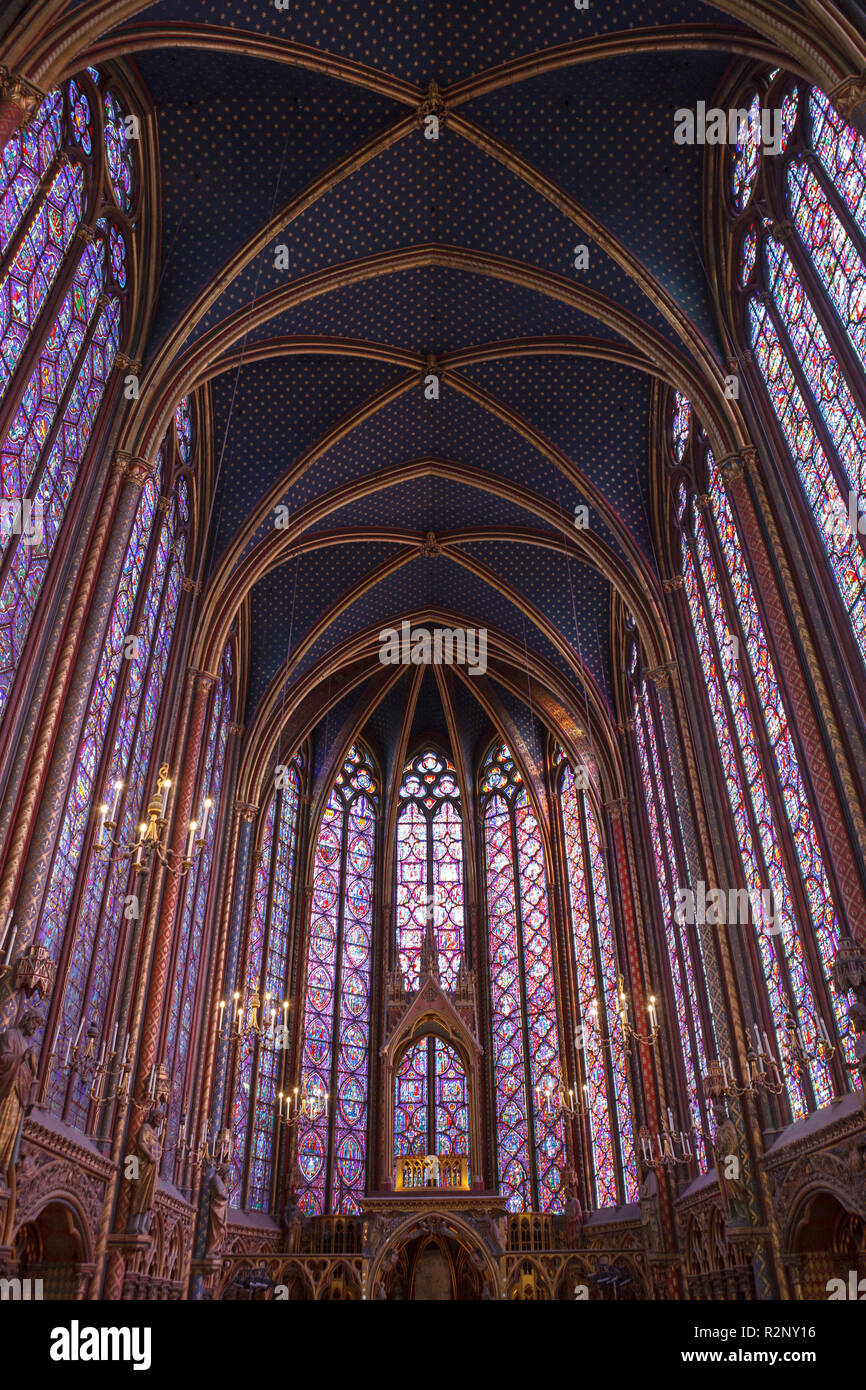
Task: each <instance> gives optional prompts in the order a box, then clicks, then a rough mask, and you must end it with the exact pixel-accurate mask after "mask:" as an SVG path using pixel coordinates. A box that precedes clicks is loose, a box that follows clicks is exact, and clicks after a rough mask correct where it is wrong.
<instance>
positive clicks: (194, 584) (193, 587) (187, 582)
mask: <svg viewBox="0 0 866 1390" xmlns="http://www.w3.org/2000/svg"><path fill="white" fill-rule="evenodd" d="M180 587H181V589H182V590H183V592H184V593H185V594H200V593H201V584H200V583H199V582H198V580H196V579H190V578H188V577H187V578H185V579H182V580H181V581H180Z"/></svg>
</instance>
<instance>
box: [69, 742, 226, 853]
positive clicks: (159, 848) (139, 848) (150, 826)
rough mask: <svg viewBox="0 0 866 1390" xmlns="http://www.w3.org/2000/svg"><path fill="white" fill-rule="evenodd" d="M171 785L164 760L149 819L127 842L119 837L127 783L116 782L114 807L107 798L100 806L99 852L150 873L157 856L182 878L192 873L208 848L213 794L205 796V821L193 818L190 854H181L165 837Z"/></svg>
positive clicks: (97, 834)
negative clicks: (167, 842) (119, 816)
mask: <svg viewBox="0 0 866 1390" xmlns="http://www.w3.org/2000/svg"><path fill="white" fill-rule="evenodd" d="M171 786H172V783H171V778H170V777H169V775H168V765H167V764H166V763H164V764H163V766H162V767H161V768H160V769H159V777H158V778H157V783H156V790H155V791H154V794H153V796H152V798H151V800H150V803H149V805H148V808H147V820H146V821H142V822H141V823H140V825H139V827H138V834H137V835H136V837H135V838H134V839H133V840H128V841H123V840H118V839H115V832H116V831H117V828H118V815H119V812H120V800H121V796H122V794H123V782H122V781H120V780H119V779H118V780H117V781H116V782H115V784H114V799H113V801H112V803H111V807H110V810H109V805H108V802H107V801H106V802H104V803H103V804H102V805H101V806H100V808H99V826H98V828H97V832H96V844H95V850H96V853H97V854H101V855H102V856H103V857H104V858H106V859H115V860H124V859H131V860H132V867H133V869H135V871H136V873H140V874H146V873H148V872H149V870H150V868H151V865H152V863H153V860H154V857H155V858H156V859H158V860H159V862H160V863H161V864H162V865H163V866H164V868H166V869H167V870H168V872H169V873H171V874H176V875H177V876H178V877H179V878H183V877H184V876H185V875H186V874H188V873H189V871H190V869H191V868H192V866H193V864H194V863H195V862H196V860H197V859H198V857H199V855H200V854H201V852H202V850H203V849H204V845H205V837H206V835H207V827H208V820H209V819H210V813H211V809H212V807H213V802H212V801H211V798H210V797H206V798H205V800H204V803H203V806H202V818H201V822H199V821H197V820H191V821H190V823H189V835H188V838H187V844H186V853H185V854H178V853H176V851H174V850H173V849H171V848H170V847H169V846H168V845H165V844H163V836H164V834H165V830H166V827H167V825H168V794H169V792H170V791H171ZM199 827H200V828H199ZM106 841H107V843H106Z"/></svg>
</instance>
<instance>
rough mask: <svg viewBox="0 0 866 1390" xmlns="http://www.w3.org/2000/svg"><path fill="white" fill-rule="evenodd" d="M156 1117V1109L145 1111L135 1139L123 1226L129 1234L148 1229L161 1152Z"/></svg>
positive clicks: (141, 1232)
mask: <svg viewBox="0 0 866 1390" xmlns="http://www.w3.org/2000/svg"><path fill="white" fill-rule="evenodd" d="M159 1119H160V1117H159V1113H158V1111H156V1110H150V1111H148V1114H147V1116H146V1118H145V1121H144V1124H143V1125H142V1126H141V1129H140V1130H139V1131H138V1138H137V1139H136V1141H135V1156H136V1158H137V1159H138V1177H137V1178H136V1179H135V1180H134V1181H133V1183H132V1206H131V1208H130V1213H129V1224H128V1225H127V1230H128V1231H129V1232H130V1233H131V1234H133V1235H140V1234H143V1233H144V1234H146V1233H147V1231H148V1230H149V1229H150V1215H151V1208H152V1206H153V1196H154V1193H155V1191H156V1177H157V1173H158V1172H159V1158H160V1153H161V1150H160V1146H159V1133H158V1127H159Z"/></svg>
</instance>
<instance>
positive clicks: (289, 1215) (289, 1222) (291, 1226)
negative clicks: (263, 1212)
mask: <svg viewBox="0 0 866 1390" xmlns="http://www.w3.org/2000/svg"><path fill="white" fill-rule="evenodd" d="M299 1215H300V1208H299V1206H298V1189H297V1186H296V1185H295V1182H294V1181H292V1182H291V1185H290V1186H289V1189H288V1191H287V1192H286V1200H285V1202H284V1203H283V1215H282V1227H283V1232H284V1234H285V1237H286V1249H287V1250H291V1249H292V1241H293V1239H294V1233H295V1227H296V1226H297V1224H298V1217H299Z"/></svg>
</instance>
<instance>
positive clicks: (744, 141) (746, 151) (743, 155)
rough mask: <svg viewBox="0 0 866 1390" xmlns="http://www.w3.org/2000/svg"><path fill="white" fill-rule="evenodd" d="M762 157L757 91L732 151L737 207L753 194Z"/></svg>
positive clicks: (732, 176)
mask: <svg viewBox="0 0 866 1390" xmlns="http://www.w3.org/2000/svg"><path fill="white" fill-rule="evenodd" d="M760 157H761V98H760V96H758V94H757V93H755V95H754V96H753V97H752V100H751V102H750V103H749V107H748V111H747V113H746V119H745V120H741V121H740V122H739V123H738V126H737V142H736V145H735V147H734V149H733V150H732V151H731V191H732V193H733V197H734V204H735V206H736V207H738V208H740V209H742V208H744V207H745V206H746V204H747V203H748V201H749V199H750V198H751V196H752V189H753V188H754V186H755V179H756V178H757V176H758V162H759V160H760Z"/></svg>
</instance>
